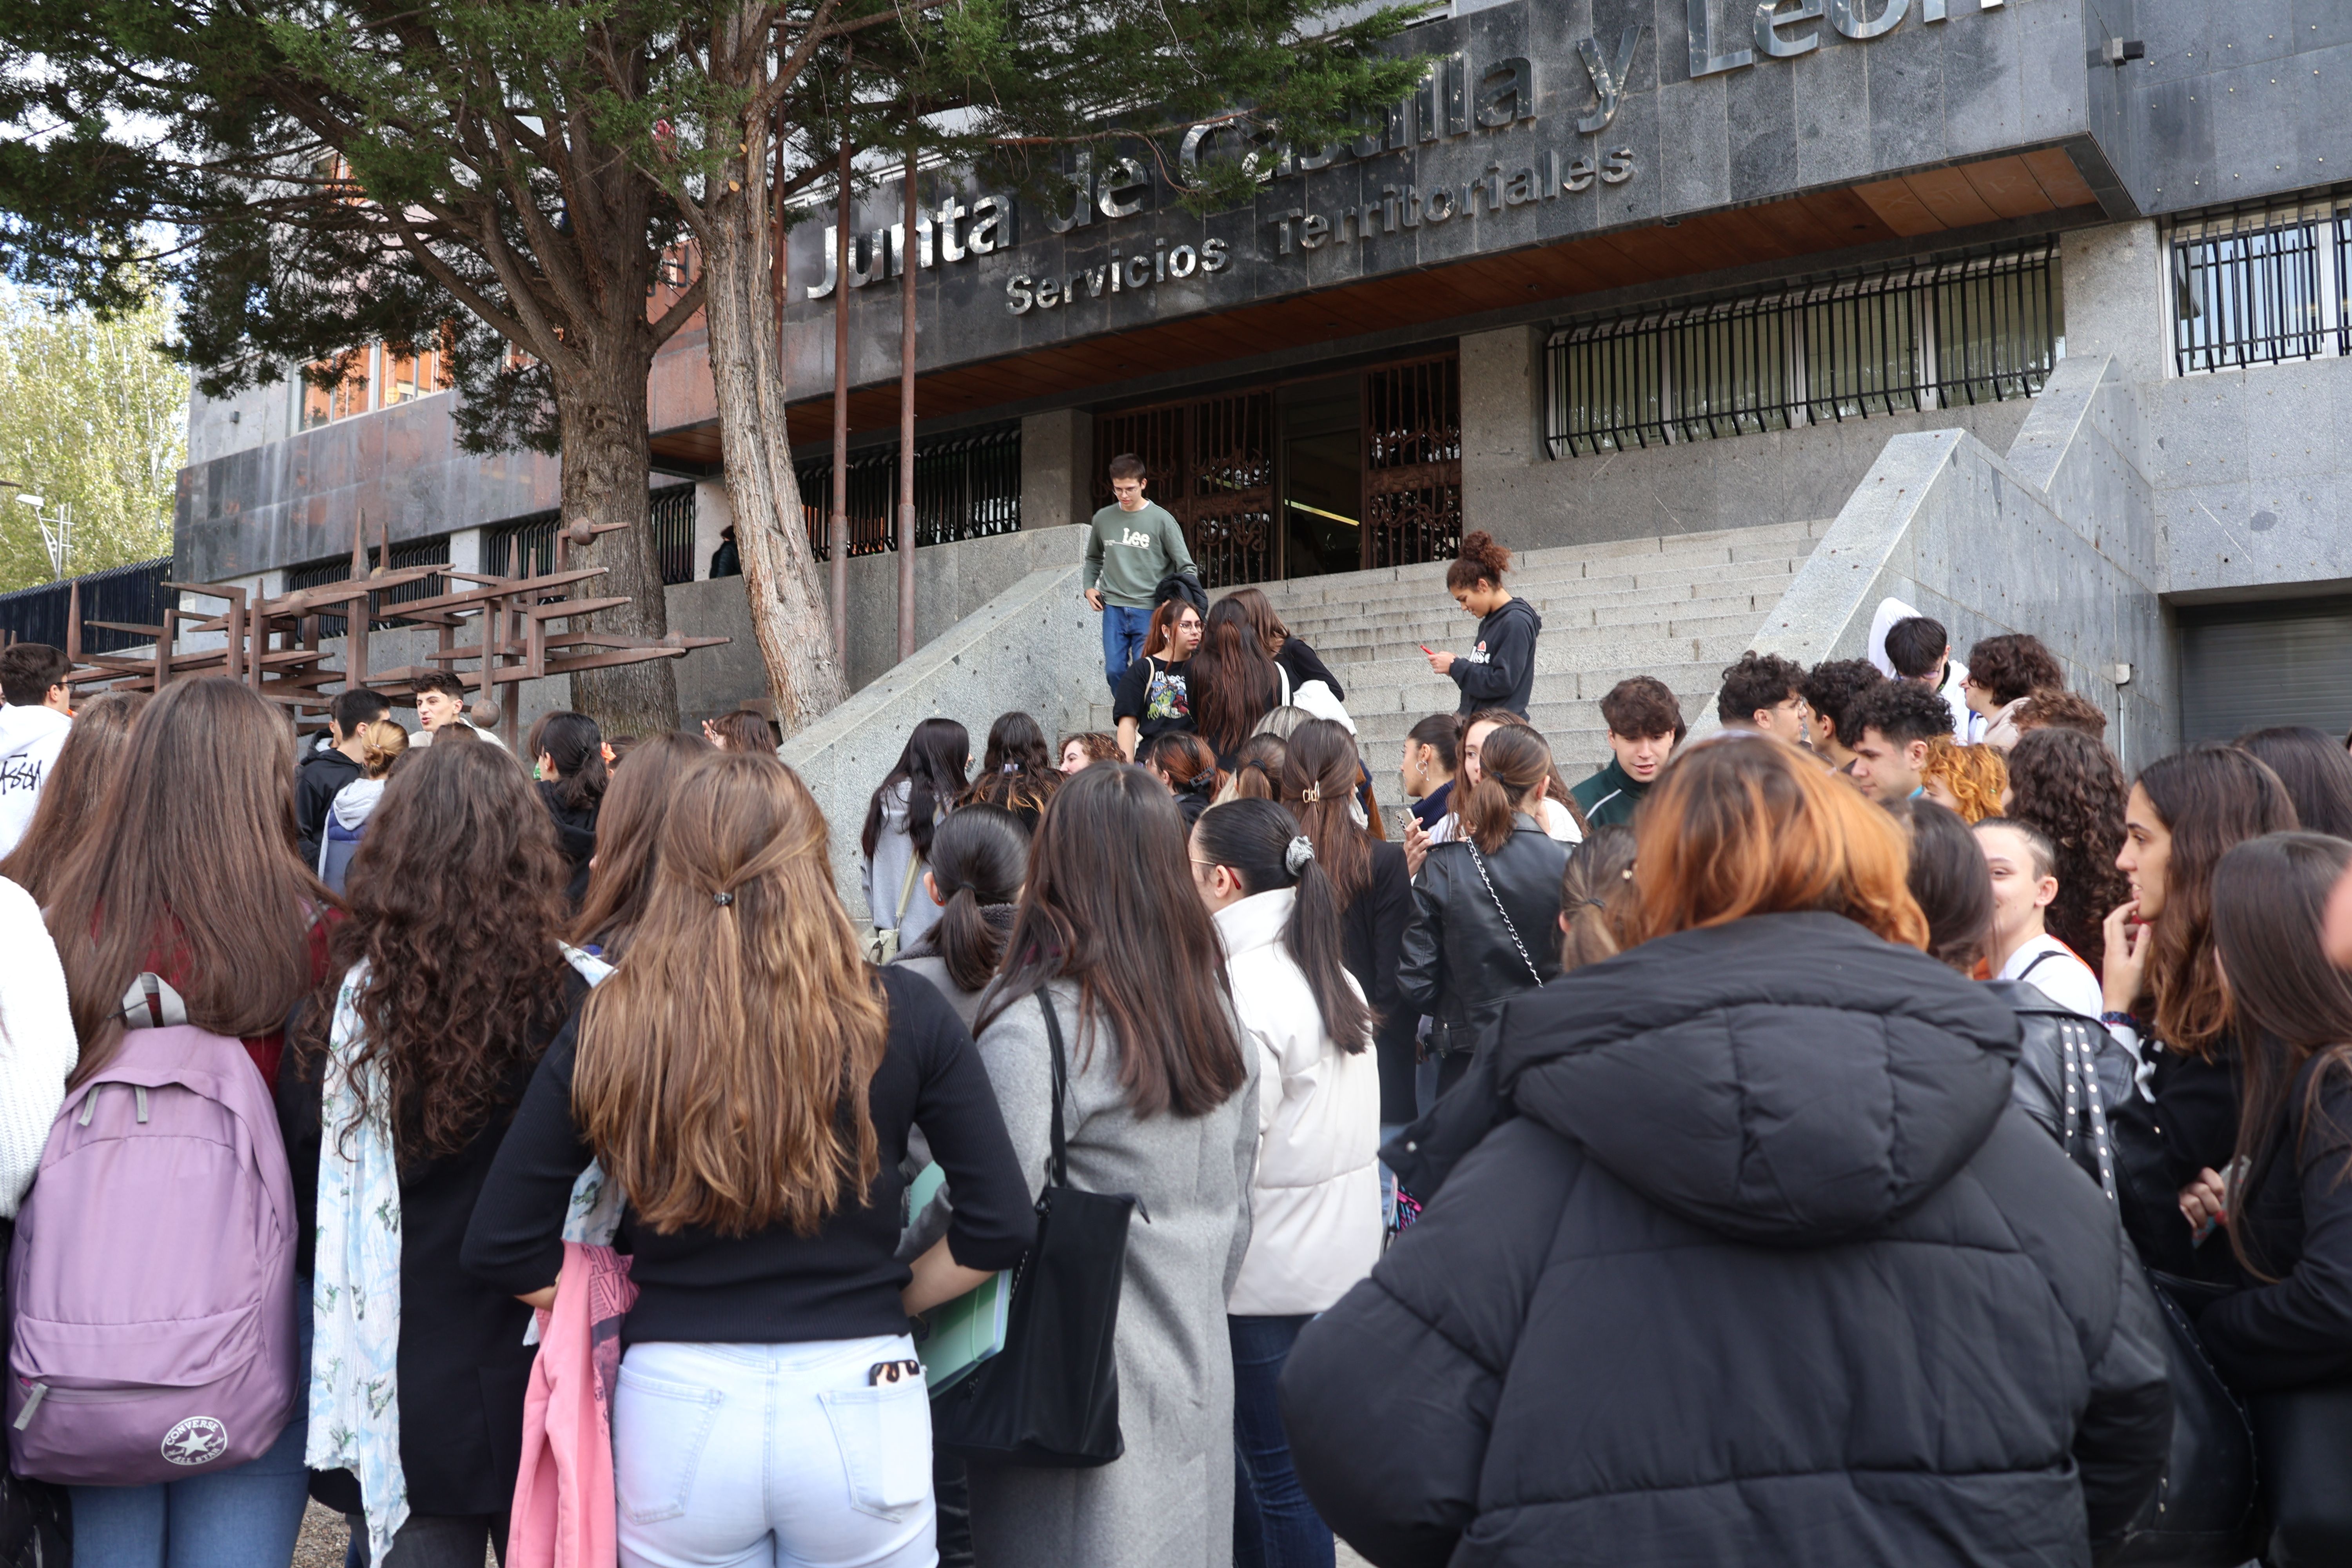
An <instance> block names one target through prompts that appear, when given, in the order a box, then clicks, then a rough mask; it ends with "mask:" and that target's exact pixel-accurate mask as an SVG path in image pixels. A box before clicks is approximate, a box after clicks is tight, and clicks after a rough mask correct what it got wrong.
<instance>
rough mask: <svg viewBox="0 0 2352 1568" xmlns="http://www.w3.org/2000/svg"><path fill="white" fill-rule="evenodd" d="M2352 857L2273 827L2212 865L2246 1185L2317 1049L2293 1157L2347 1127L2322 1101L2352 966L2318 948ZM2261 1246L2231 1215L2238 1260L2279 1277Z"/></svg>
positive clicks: (2337, 1069)
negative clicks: (2235, 1032) (2235, 1028)
mask: <svg viewBox="0 0 2352 1568" xmlns="http://www.w3.org/2000/svg"><path fill="white" fill-rule="evenodd" d="M2347 860H2352V845H2347V844H2346V843H2345V842H2344V840H2342V839H2340V838H2331V837H2326V835H2324V834H2318V833H2273V834H2269V835H2266V836H2265V837H2261V838H2252V839H2248V840H2247V841H2246V842H2244V843H2242V844H2240V845H2237V846H2236V847H2233V848H2231V849H2230V850H2229V851H2228V852H2227V853H2226V854H2224V855H2223V856H2222V857H2221V863H2220V864H2219V865H2217V866H2216V867H2214V868H2213V890H2212V921H2213V948H2214V951H2215V952H2217V953H2218V954H2219V955H2220V957H2221V968H2222V972H2223V973H2226V974H2227V975H2228V977H2229V986H2230V994H2231V1005H2232V1006H2233V1008H2234V1009H2235V1012H2236V1016H2237V1018H2238V1020H2239V1021H2240V1023H2241V1024H2242V1025H2243V1026H2244V1027H2242V1029H2241V1030H2240V1032H2239V1049H2238V1061H2239V1068H2240V1072H2241V1074H2242V1078H2241V1079H2240V1082H2241V1084H2242V1095H2241V1097H2240V1100H2239V1110H2238V1150H2237V1152H2238V1153H2239V1155H2240V1156H2241V1157H2242V1158H2243V1160H2244V1161H2245V1169H2246V1171H2247V1173H2248V1175H2247V1177H2246V1178H2245V1180H2244V1182H2243V1183H2242V1186H2241V1188H2240V1190H2241V1191H2252V1190H2254V1189H2255V1188H2256V1187H2258V1186H2259V1184H2260V1183H2261V1181H2262V1179H2263V1174H2264V1173H2265V1172H2266V1169H2267V1167H2268V1166H2269V1164H2270V1163H2271V1162H2272V1160H2273V1159H2275V1158H2276V1157H2277V1156H2278V1155H2279V1154H2280V1153H2281V1152H2284V1144H2285V1136H2284V1135H2285V1132H2286V1131H2287V1123H2288V1118H2289V1107H2288V1104H2287V1100H2288V1097H2289V1096H2290V1095H2291V1094H2292V1093H2293V1092H2294V1079H2295V1075H2296V1074H2298V1073H2300V1072H2301V1071H2303V1069H2304V1065H2305V1063H2307V1062H2309V1061H2310V1060H2311V1059H2312V1058H2314V1057H2318V1058H2321V1059H2322V1060H2321V1066H2320V1068H2319V1070H2318V1071H2316V1072H2315V1073H2313V1074H2312V1075H2311V1082H2310V1084H2309V1085H2308V1087H2307V1088H2306V1089H2305V1095H2304V1102H2303V1106H2302V1109H2301V1111H2300V1112H2299V1113H2298V1114H2296V1116H2295V1120H2296V1121H2299V1122H2300V1124H2301V1125H2300V1130H2299V1135H2298V1137H2297V1138H2296V1140H2295V1148H2294V1158H2295V1160H2296V1161H2297V1163H2300V1162H2302V1161H2303V1160H2304V1159H2306V1158H2308V1157H2309V1156H2310V1154H2311V1152H2313V1150H2312V1145H2313V1144H2314V1143H2315V1142H2317V1143H2318V1145H2319V1147H2320V1148H2322V1149H2326V1148H2333V1147H2336V1146H2338V1145H2340V1143H2341V1142H2342V1134H2343V1132H2344V1129H2342V1128H2340V1127H2336V1126H2335V1125H2334V1124H2333V1123H2332V1121H2331V1120H2330V1119H2329V1118H2328V1117H2327V1115H2326V1111H2325V1110H2323V1109H2322V1108H2321V1103H2320V1102H2321V1098H2322V1095H2323V1093H2324V1091H2325V1090H2326V1089H2327V1087H2328V1079H2329V1076H2330V1075H2331V1074H2342V1073H2346V1072H2352V976H2347V974H2345V973H2344V972H2343V971H2342V970H2340V969H2338V968H2336V966H2335V965H2334V964H2332V963H2329V962H2328V961H2327V958H2326V955H2325V954H2324V953H2322V952H2320V947H2319V931H2320V926H2321V924H2322V923H2323V921H2324V920H2325V918H2326V908H2327V896H2328V894H2329V893H2330V892H2331V891H2332V890H2333V889H2334V888H2335V886H2336V880H2337V879H2339V878H2341V877H2342V876H2343V874H2344V868H2345V864H2346V862H2347ZM2167 907H2168V908H2169V907H2170V906H2169V900H2167ZM2158 919H2159V921H2160V920H2161V919H2162V917H2161V916H2159V917H2158ZM2315 1134H2316V1137H2315ZM2347 1175H2352V1163H2341V1162H2339V1163H2338V1165H2337V1168H2336V1182H2337V1183H2339V1184H2340V1183H2342V1182H2343V1181H2344V1180H2345V1179H2346V1178H2347ZM2231 1206H2232V1207H2233V1208H2235V1209H2240V1210H2242V1208H2243V1207H2244V1200H2243V1199H2242V1197H2236V1196H2233V1197H2232V1198H2231ZM2254 1246H2255V1241H2254V1238H2253V1237H2249V1236H2248V1235H2247V1234H2246V1227H2245V1226H2243V1225H2233V1226H2230V1247H2231V1250H2232V1251H2234V1252H2235V1253H2236V1254H2237V1255H2238V1260H2239V1261H2240V1262H2241V1263H2243V1264H2244V1265H2245V1266H2246V1268H2248V1269H2249V1270H2250V1271H2251V1272H2252V1273H2253V1274H2254V1276H2255V1277H2256V1278H2258V1279H2264V1280H2273V1279H2276V1278H2277V1276H2275V1275H2273V1274H2271V1273H2269V1272H2267V1271H2266V1270H2265V1267H2264V1264H2265V1260H2263V1259H2260V1258H2256V1257H2255V1256H2254V1255H2253V1248H2254Z"/></svg>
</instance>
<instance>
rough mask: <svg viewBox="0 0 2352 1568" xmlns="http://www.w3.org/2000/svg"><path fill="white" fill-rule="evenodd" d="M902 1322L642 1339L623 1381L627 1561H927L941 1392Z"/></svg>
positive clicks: (620, 1421)
mask: <svg viewBox="0 0 2352 1568" xmlns="http://www.w3.org/2000/svg"><path fill="white" fill-rule="evenodd" d="M914 1354H915V1343H914V1342H913V1341H912V1340H910V1339H908V1337H907V1336H906V1335H904V1334H888V1335H882V1336H878V1337H877V1338H874V1339H866V1340H827V1341H812V1342H807V1343H803V1344H772V1345H756V1344H681V1343H677V1342H646V1343H642V1344H635V1345H631V1346H630V1347H629V1350H628V1353H627V1354H626V1355H625V1356H624V1357H623V1358H622V1362H621V1378H620V1386H619V1387H618V1388H617V1389H616V1390H615V1391H614V1396H613V1481H614V1491H615V1492H616V1493H617V1494H618V1496H617V1500H618V1502H619V1504H620V1514H621V1520H620V1536H621V1539H620V1547H621V1550H620V1560H621V1561H620V1568H721V1565H724V1568H780V1565H783V1564H789V1565H791V1568H847V1565H848V1564H852V1563H855V1564H857V1565H858V1568H931V1564H932V1563H936V1562H937V1561H938V1547H937V1544H936V1542H935V1539H934V1530H935V1526H934V1521H933V1516H932V1503H931V1402H930V1394H929V1391H928V1390H927V1389H926V1388H925V1387H924V1386H923V1380H922V1379H921V1378H919V1377H910V1378H906V1379H903V1380H900V1381H898V1382H894V1383H882V1384H875V1383H871V1382H869V1381H868V1375H869V1373H870V1372H871V1370H872V1369H873V1367H874V1366H875V1365H876V1364H877V1363H882V1362H898V1361H908V1360H912V1359H913V1358H914Z"/></svg>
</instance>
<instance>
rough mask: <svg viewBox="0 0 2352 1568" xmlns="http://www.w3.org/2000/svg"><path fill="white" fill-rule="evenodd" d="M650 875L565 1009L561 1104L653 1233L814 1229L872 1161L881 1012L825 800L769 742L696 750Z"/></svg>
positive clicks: (868, 1178) (884, 1013)
mask: <svg viewBox="0 0 2352 1568" xmlns="http://www.w3.org/2000/svg"><path fill="white" fill-rule="evenodd" d="M630 765H631V766H632V767H634V766H635V763H631V764H630ZM1089 771H1092V770H1089ZM652 876H653V887H652V889H651V894H650V896H649V898H648V899H647V901H646V913H645V919H644V920H643V921H640V922H639V924H638V926H637V929H636V933H635V936H634V937H633V938H632V939H631V941H630V943H629V955H628V961H627V962H626V963H623V964H622V965H621V966H620V967H619V968H618V969H616V970H614V973H613V974H612V976H611V977H610V978H609V979H607V980H606V981H605V982H604V984H602V985H599V986H598V987H597V988H596V989H595V990H594V991H593V992H592V993H590V994H589V998H588V1001H587V1003H586V1004H585V1005H583V1008H582V1010H581V1015H580V1044H579V1062H578V1066H577V1068H576V1069H575V1071H574V1073H573V1076H572V1115H573V1118H574V1120H575V1121H577V1122H578V1124H579V1127H580V1130H581V1132H582V1133H583V1136H584V1137H585V1138H586V1139H587V1142H588V1143H589V1146H590V1147H591V1148H593V1150H594V1151H595V1152H596V1157H597V1159H599V1160H600V1161H602V1162H603V1163H604V1171H605V1173H606V1174H607V1175H609V1176H611V1177H612V1178H613V1179H614V1181H616V1182H618V1183H619V1184H620V1185H621V1191H622V1192H624V1193H625V1194H627V1195H628V1200H629V1203H630V1205H631V1206H632V1207H634V1208H635V1210H636V1212H637V1215H639V1217H640V1218H642V1219H643V1220H644V1221H645V1223H646V1225H648V1226H652V1227H653V1228H654V1230H655V1231H656V1232H657V1233H659V1234H662V1235H668V1234H671V1233H673V1232H676V1231H678V1230H681V1229H683V1228H685V1227H686V1226H701V1227H704V1228H707V1229H710V1230H714V1231H717V1232H719V1234H721V1235H723V1236H749V1235H751V1234H753V1233H755V1232H758V1231H762V1230H766V1229H768V1228H769V1227H771V1226H776V1225H784V1226H790V1227H791V1229H792V1230H793V1233H794V1234H796V1235H800V1236H811V1235H814V1234H815V1232H816V1230H817V1227H818V1226H820V1225H822V1224H823V1223H824V1219H825V1217H826V1216H827V1215H830V1214H832V1213H833V1212H834V1211H835V1209H836V1208H838V1207H840V1206H841V1205H842V1204H843V1202H844V1200H845V1199H852V1198H854V1199H855V1201H856V1202H857V1203H858V1204H861V1205H862V1204H864V1203H865V1202H866V1198H867V1194H869V1193H870V1192H871V1190H872V1187H873V1183H874V1178H875V1177H876V1175H877V1174H878V1173H879V1172H880V1170H881V1155H880V1150H879V1145H878V1140H877V1136H876V1133H875V1131H874V1118H873V1115H872V1114H871V1112H870V1111H869V1110H868V1109H867V1105H866V1089H867V1087H868V1086H869V1085H870V1084H871V1083H872V1082H873V1079H874V1073H875V1070H876V1069H877V1068H878V1067H880V1066H881V1063H882V1053H883V1050H884V1048H885V1046H886V1044H887V1039H888V1035H889V1026H890V1020H889V1009H888V1005H887V1003H886V1002H885V1001H884V999H883V994H882V989H881V986H880V984H879V982H877V979H876V978H875V973H874V971H873V969H872V968H870V967H869V966H868V965H867V964H866V961H865V957H864V955H863V954H862V953H861V952H859V949H858V942H857V933H856V931H854V930H853V929H852V928H851V926H850V923H849V915H848V912H847V911H846V910H844V909H843V908H842V907H841V899H840V897H839V895H837V894H836V893H835V891H834V889H833V866H832V861H831V858H830V857H829V856H827V854H826V853H825V825H824V814H823V813H822V812H820V811H819V810H818V809H817V805H816V802H815V800H814V798H812V797H811V796H810V795H809V792H808V786H807V785H805V784H803V783H801V779H800V775H799V774H798V773H793V771H792V769H790V768H788V767H786V766H785V765H784V764H783V763H781V762H778V761H777V760H776V759H775V757H773V756H772V755H762V754H760V753H757V752H721V753H719V754H716V755H711V756H705V757H701V758H698V759H697V760H696V761H695V762H694V763H692V764H691V765H690V766H689V767H688V769H687V772H686V776H685V777H684V778H682V779H680V780H679V781H678V784H677V790H676V792H675V795H674V796H673V798H672V800H671V802H670V805H669V809H668V812H667V815H666V816H664V818H663V821H662V826H661V837H660V841H659V847H658V848H657V849H656V852H655V856H654V862H653V873H652Z"/></svg>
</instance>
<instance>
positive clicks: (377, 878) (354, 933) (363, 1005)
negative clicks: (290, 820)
mask: <svg viewBox="0 0 2352 1568" xmlns="http://www.w3.org/2000/svg"><path fill="white" fill-rule="evenodd" d="M562 888H563V857H562V851H560V850H559V849H558V848H557V847H556V844H555V825H554V821H553V819H552V818H551V817H550V816H548V815H547V813H546V812H545V811H544V810H541V809H540V808H539V802H538V800H537V799H536V798H535V797H534V795H533V794H532V792H531V787H530V778H529V777H528V776H527V775H526V774H525V773H523V771H522V764H521V763H519V762H517V761H516V760H515V759H514V758H513V757H511V756H509V754H508V753H507V752H505V751H504V750H502V749H501V748H499V747H497V746H446V747H443V746H434V747H431V748H428V749H427V750H425V751H424V752H420V753H418V755H417V758H416V760H415V762H413V763H408V764H407V765H405V766H404V767H403V768H402V769H401V770H400V774H399V776H398V777H397V778H395V779H394V780H393V781H392V782H391V783H390V784H386V785H385V786H384V791H383V800H382V801H380V802H378V803H377V805H376V808H375V812H374V814H373V816H370V817H369V818H368V828H367V833H366V834H365V836H364V837H362V838H361V839H360V847H359V853H358V854H357V855H356V856H354V857H352V868H351V877H350V879H349V880H348V882H347V883H346V885H345V889H344V895H343V897H344V900H345V902H346V904H347V905H348V906H349V909H350V911H351V918H350V919H349V920H346V921H342V922H341V923H340V924H339V925H337V926H336V928H335V932H334V962H333V963H332V965H331V968H330V970H329V973H328V978H327V980H326V982H325V984H323V985H322V986H321V987H320V991H319V994H318V1005H315V1006H313V1007H312V1008H311V1009H310V1016H309V1023H308V1027H307V1029H306V1030H305V1035H306V1038H305V1040H304V1046H305V1047H306V1048H307V1049H309V1050H310V1051H312V1052H314V1053H315V1052H316V1051H317V1050H318V1049H319V1048H320V1047H321V1046H323V1045H324V1043H325V1040H326V1035H327V1030H328V1027H329V1026H330V1025H331V1021H332V1016H333V1012H334V1003H335V996H336V992H337V989H338V988H339V987H340V986H341V984H342V977H343V974H344V973H345V972H346V971H347V970H349V969H350V968H351V966H352V964H354V963H362V962H364V963H366V964H367V966H368V973H367V979H366V980H365V982H364V983H362V984H361V986H360V987H359V992H358V994H357V996H356V997H355V998H354V1002H355V1005H356V1006H357V1008H358V1011H359V1016H360V1022H361V1023H362V1025H363V1026H365V1037H364V1040H363V1042H362V1045H361V1047H360V1051H359V1055H358V1057H357V1058H356V1060H357V1061H359V1062H373V1063H375V1064H376V1065H377V1066H378V1067H379V1068H381V1069H382V1070H383V1079H384V1089H385V1091H386V1093H387V1094H388V1095H389V1097H390V1101H391V1103H390V1108H389V1109H390V1111H391V1116H390V1120H391V1122H392V1126H393V1129H394V1142H395V1145H396V1146H397V1147H398V1149H399V1151H400V1152H401V1154H402V1156H403V1157H404V1158H407V1159H424V1158H430V1157H432V1156H435V1155H442V1154H454V1153H457V1152H458V1151H460V1150H462V1149H464V1148H465V1147H466V1145H467V1143H469V1142H472V1141H473V1139H474V1137H475V1135H476V1134H477V1133H478V1132H480V1131H481V1130H482V1129H483V1128H484V1127H485V1126H486V1125H488V1123H489V1121H490V1120H491V1119H492V1117H493V1116H494V1115H496V1114H497V1113H498V1112H499V1110H502V1109H504V1108H506V1107H508V1106H509V1105H511V1104H512V1103H513V1102H514V1100H515V1099H516V1098H517V1095H518V1093H519V1091H520V1088H521V1084H520V1081H519V1080H520V1079H521V1077H522V1074H523V1071H524V1069H525V1068H528V1067H529V1066H530V1064H531V1063H532V1062H534V1061H536V1060H537V1059H538V1058H539V1054H540V1052H541V1050H543V1049H544V1048H545V1047H546V1044H547V1041H548V1039H549V1037H551V1036H552V1035H553V1034H554V1033H555V1031H556V1029H557V1028H558V1027H560V1026H562V1022H563V1014H564V975H565V973H567V967H566V965H565V963H564V962H563V957H562V953H561V952H559V951H558V949H557V947H556V942H557V940H558V938H559V937H561V935H562V926H563V894H562ZM353 1082H354V1087H355V1088H356V1089H357V1090H358V1093H359V1096H360V1101H361V1104H360V1111H361V1115H362V1117H363V1116H364V1115H365V1114H366V1111H367V1104H366V1097H367V1090H366V1089H365V1087H364V1085H365V1082H366V1079H365V1078H364V1077H363V1076H361V1075H356V1074H355V1075H354V1079H353ZM329 1131H330V1133H333V1132H335V1131H339V1130H336V1129H330V1130H329Z"/></svg>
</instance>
